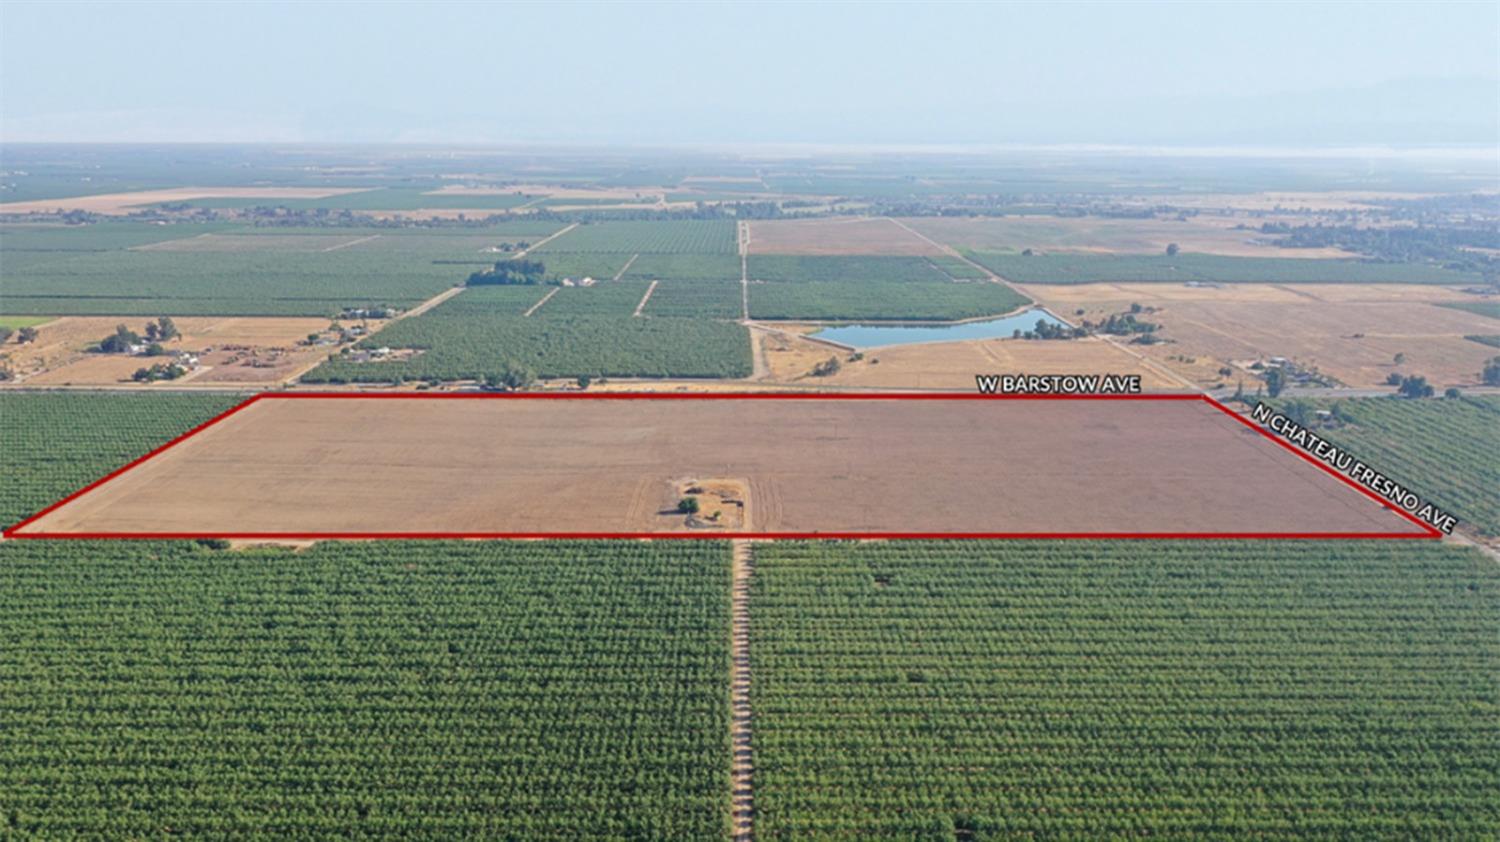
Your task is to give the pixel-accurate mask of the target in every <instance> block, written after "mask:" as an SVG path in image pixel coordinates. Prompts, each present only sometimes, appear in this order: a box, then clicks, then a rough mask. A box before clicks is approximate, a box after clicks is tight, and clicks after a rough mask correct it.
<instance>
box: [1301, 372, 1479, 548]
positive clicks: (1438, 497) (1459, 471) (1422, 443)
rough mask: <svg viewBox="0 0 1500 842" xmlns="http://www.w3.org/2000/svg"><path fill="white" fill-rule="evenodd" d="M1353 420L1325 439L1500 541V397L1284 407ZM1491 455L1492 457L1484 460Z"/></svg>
mask: <svg viewBox="0 0 1500 842" xmlns="http://www.w3.org/2000/svg"><path fill="white" fill-rule="evenodd" d="M1291 403H1302V404H1305V405H1307V406H1311V407H1315V408H1317V409H1329V410H1333V411H1334V413H1335V416H1336V417H1337V418H1343V419H1347V420H1346V421H1344V422H1342V423H1340V424H1339V426H1336V427H1334V428H1331V429H1319V430H1318V431H1317V432H1318V435H1320V436H1324V437H1325V438H1327V439H1329V440H1330V441H1332V442H1334V443H1335V444H1338V445H1340V446H1342V447H1346V448H1348V450H1349V452H1351V453H1353V454H1355V455H1356V456H1358V457H1359V458H1360V459H1361V460H1362V461H1364V462H1366V463H1368V464H1370V465H1374V466H1378V467H1379V468H1380V470H1381V471H1383V472H1384V473H1386V474H1388V475H1390V476H1391V477H1393V478H1395V479H1396V480H1398V481H1400V482H1402V483H1403V484H1405V485H1406V486H1407V487H1409V488H1412V489H1415V490H1416V491H1417V492H1418V493H1419V494H1421V495H1422V496H1423V497H1424V498H1426V499H1429V500H1432V501H1433V502H1436V503H1437V504H1438V505H1440V506H1443V507H1445V508H1448V509H1449V510H1450V511H1452V512H1453V513H1454V514H1456V515H1458V517H1459V519H1460V520H1462V521H1465V522H1467V523H1469V524H1471V525H1473V526H1475V527H1477V528H1478V529H1479V530H1481V531H1482V532H1485V533H1486V534H1489V535H1500V495H1497V494H1496V489H1500V458H1497V457H1496V456H1495V454H1500V397H1465V398H1461V399H1459V400H1449V399H1443V400H1401V399H1398V398H1344V399H1340V400H1337V401H1327V400H1323V401H1295V402H1283V403H1281V404H1279V408H1280V409H1282V410H1283V411H1286V409H1287V406H1288V405H1290V404H1291ZM1486 453H1488V454H1490V456H1488V457H1485V456H1484V455H1483V454H1486Z"/></svg>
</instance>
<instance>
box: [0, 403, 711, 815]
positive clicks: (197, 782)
mask: <svg viewBox="0 0 1500 842" xmlns="http://www.w3.org/2000/svg"><path fill="white" fill-rule="evenodd" d="M94 400H97V398H95V399H94ZM6 452H7V453H9V452H10V451H9V450H8V449H7V451H6ZM728 586H729V577H728V553H727V552H726V551H725V548H724V546H723V545H722V544H711V543H656V544H643V543H624V542H619V543H597V542H594V543H557V542H549V543H510V544H506V543H463V542H455V543H403V544H380V543H373V544H372V543H363V544H349V543H344V544H340V543H331V544H322V545H318V546H316V547H312V548H310V549H307V550H305V551H303V552H300V553H294V552H292V551H290V550H286V549H264V548H263V549H255V550H249V551H244V552H223V551H214V550H209V549H205V548H203V547H199V546H196V545H193V544H189V543H186V542H184V543H131V542H107V543H89V542H67V543H51V542H9V541H8V542H5V543H4V544H0V604H3V605H4V606H5V610H4V611H3V612H0V635H3V636H4V638H5V640H6V641H8V643H7V645H6V646H5V647H4V648H3V650H0V731H3V732H4V733H5V734H6V735H7V737H6V739H5V740H3V741H0V792H3V793H4V796H3V798H0V800H3V803H4V806H5V821H6V825H7V832H8V833H11V834H19V835H20V836H23V837H34V838H84V837H98V838H122V839H123V838H149V837H156V836H159V835H161V834H162V833H163V832H164V829H168V828H170V831H169V832H170V833H172V834H178V835H183V836H186V837H190V838H210V837H218V838H238V839H249V838H258V839H286V838H322V837H330V838H331V837H334V836H358V837H363V838H391V839H394V838H403V837H405V838H410V837H413V836H421V837H430V838H462V837H474V838H515V839H520V838H527V839H537V838H556V839H627V838H637V839H671V840H706V839H722V838H724V837H725V836H726V835H727V823H728V808H729V788H728V786H729V745H728V742H729V741H728V736H729V726H728V720H729V708H728V678H727V676H728V657H729V656H728V637H727V635H726V634H725V632H724V630H725V629H726V628H727V627H728V624H729V599H728Z"/></svg>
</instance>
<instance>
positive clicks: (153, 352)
mask: <svg viewBox="0 0 1500 842" xmlns="http://www.w3.org/2000/svg"><path fill="white" fill-rule="evenodd" d="M166 355H167V349H166V348H164V347H162V344H161V343H160V342H152V343H151V344H150V345H147V346H146V356H148V357H165V356H166Z"/></svg>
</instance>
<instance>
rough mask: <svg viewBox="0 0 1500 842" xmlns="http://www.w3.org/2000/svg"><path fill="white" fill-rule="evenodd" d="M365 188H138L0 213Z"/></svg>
mask: <svg viewBox="0 0 1500 842" xmlns="http://www.w3.org/2000/svg"><path fill="white" fill-rule="evenodd" d="M367 189H369V188H365V187H340V188H333V187H327V188H325V187H173V188H171V189H168V190H140V191H136V192H134V193H104V194H100V195H97V196H75V197H73V198H69V199H38V200H35V201H30V202H5V203H0V213H54V212H57V211H67V210H83V211H89V212H91V213H102V214H127V213H130V212H131V211H133V210H135V209H136V208H139V207H140V206H142V205H154V204H158V203H161V202H190V201H193V200H194V199H326V198H328V197H329V196H343V195H345V194H347V193H359V192H362V191H364V190H367Z"/></svg>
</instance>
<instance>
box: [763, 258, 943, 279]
mask: <svg viewBox="0 0 1500 842" xmlns="http://www.w3.org/2000/svg"><path fill="white" fill-rule="evenodd" d="M749 272H750V277H751V278H754V279H756V280H760V281H795V282H799V283H800V282H804V281H811V282H842V283H860V284H865V283H893V282H900V281H948V280H949V276H948V275H946V274H944V272H943V270H942V269H941V268H939V267H938V266H937V265H936V264H934V263H933V262H932V261H931V260H928V259H927V258H925V257H842V256H839V257H834V256H826V255H816V256H790V255H779V254H778V255H767V254H752V255H750V263H749Z"/></svg>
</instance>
